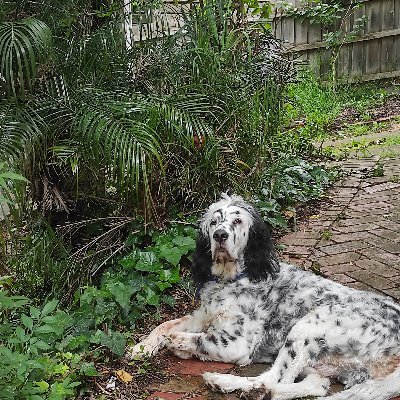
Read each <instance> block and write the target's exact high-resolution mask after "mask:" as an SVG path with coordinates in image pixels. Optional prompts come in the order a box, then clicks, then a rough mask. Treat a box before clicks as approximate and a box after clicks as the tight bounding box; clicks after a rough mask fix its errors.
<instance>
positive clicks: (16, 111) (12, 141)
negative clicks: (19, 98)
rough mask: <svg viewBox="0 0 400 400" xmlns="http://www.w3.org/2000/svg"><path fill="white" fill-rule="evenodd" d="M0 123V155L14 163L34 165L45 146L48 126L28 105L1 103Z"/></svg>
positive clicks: (40, 156)
mask: <svg viewBox="0 0 400 400" xmlns="http://www.w3.org/2000/svg"><path fill="white" fill-rule="evenodd" d="M0 110H2V111H3V120H2V124H1V125H0V156H1V158H2V159H4V160H8V161H10V162H12V163H13V164H14V165H19V166H20V167H22V166H23V165H24V166H25V167H27V166H28V165H34V164H35V162H36V161H37V160H38V159H40V158H42V155H43V154H42V152H43V151H45V148H46V140H47V133H48V128H47V126H46V124H45V122H44V120H43V119H42V118H41V117H40V116H39V115H38V114H37V113H36V111H35V110H34V109H33V108H31V107H30V106H29V105H25V106H19V105H17V104H14V105H12V104H11V103H3V104H2V105H0Z"/></svg>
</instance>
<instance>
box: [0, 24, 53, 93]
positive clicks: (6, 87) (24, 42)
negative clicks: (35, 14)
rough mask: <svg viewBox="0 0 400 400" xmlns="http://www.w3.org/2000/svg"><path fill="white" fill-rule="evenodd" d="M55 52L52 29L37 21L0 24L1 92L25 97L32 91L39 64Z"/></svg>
mask: <svg viewBox="0 0 400 400" xmlns="http://www.w3.org/2000/svg"><path fill="white" fill-rule="evenodd" d="M51 51H52V34H51V31H50V29H49V27H48V26H47V25H46V24H45V23H44V22H42V21H39V20H37V19H34V18H29V19H25V20H22V21H18V22H3V23H0V90H1V92H3V93H4V94H6V95H7V96H14V97H22V98H25V97H26V95H27V93H29V92H30V91H31V90H32V87H33V85H34V82H35V78H36V75H37V70H38V63H39V62H43V61H45V60H46V59H47V58H48V57H49V56H50V53H51Z"/></svg>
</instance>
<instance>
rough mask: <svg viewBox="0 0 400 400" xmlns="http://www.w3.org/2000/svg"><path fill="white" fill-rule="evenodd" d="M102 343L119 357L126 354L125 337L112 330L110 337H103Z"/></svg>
mask: <svg viewBox="0 0 400 400" xmlns="http://www.w3.org/2000/svg"><path fill="white" fill-rule="evenodd" d="M100 343H101V344H102V345H104V346H106V347H107V348H109V349H110V350H111V351H112V352H113V353H115V354H116V355H118V356H122V355H123V354H124V352H125V347H126V339H125V336H124V335H123V334H122V333H120V332H114V331H111V330H110V331H109V334H108V335H106V334H103V335H101V342H100Z"/></svg>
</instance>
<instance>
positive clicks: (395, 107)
mask: <svg viewBox="0 0 400 400" xmlns="http://www.w3.org/2000/svg"><path fill="white" fill-rule="evenodd" d="M399 115H400V97H398V96H392V97H388V98H387V99H386V100H385V102H384V103H383V104H382V105H379V106H376V107H374V108H371V109H369V110H367V111H364V112H362V113H361V112H360V111H358V110H356V109H355V108H352V107H349V108H346V109H345V110H343V111H342V112H341V113H340V115H339V116H338V117H337V118H336V120H335V121H334V123H333V124H332V127H331V129H332V131H333V132H337V131H339V130H340V129H342V128H343V127H345V126H347V125H352V124H357V123H361V122H363V123H373V122H380V121H385V120H390V119H391V118H395V117H397V116H399ZM365 116H368V120H366V119H365Z"/></svg>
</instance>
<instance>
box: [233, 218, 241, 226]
mask: <svg viewBox="0 0 400 400" xmlns="http://www.w3.org/2000/svg"><path fill="white" fill-rule="evenodd" d="M241 223H242V220H241V219H240V218H236V219H235V220H234V221H233V225H239V224H241Z"/></svg>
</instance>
